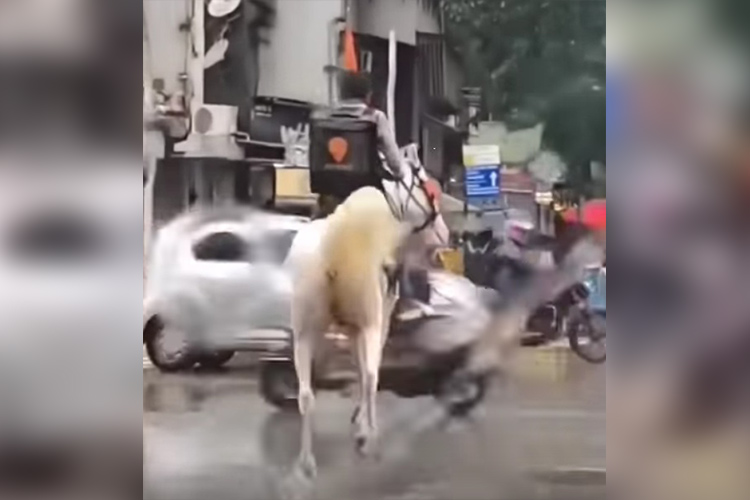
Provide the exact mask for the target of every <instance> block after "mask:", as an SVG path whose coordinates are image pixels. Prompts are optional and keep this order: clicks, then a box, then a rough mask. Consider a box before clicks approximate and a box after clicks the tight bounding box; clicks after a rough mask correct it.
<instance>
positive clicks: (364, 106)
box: [316, 71, 406, 218]
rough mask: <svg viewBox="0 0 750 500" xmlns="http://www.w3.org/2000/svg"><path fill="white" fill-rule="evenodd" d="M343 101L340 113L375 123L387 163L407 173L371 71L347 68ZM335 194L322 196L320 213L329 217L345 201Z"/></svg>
mask: <svg viewBox="0 0 750 500" xmlns="http://www.w3.org/2000/svg"><path fill="white" fill-rule="evenodd" d="M339 98H340V99H339V103H338V105H337V106H336V107H335V108H334V109H333V112H334V113H335V114H336V115H338V116H344V117H352V118H356V119H358V120H367V121H371V122H373V123H375V126H376V131H377V139H378V151H379V152H380V153H381V154H382V155H383V156H384V157H385V161H386V165H387V166H388V169H389V170H390V173H391V174H392V175H393V177H395V178H397V179H400V178H402V177H403V171H404V168H406V167H405V166H404V160H403V157H402V155H401V151H400V150H399V147H398V143H397V142H396V137H395V136H394V134H393V129H392V128H391V126H390V123H389V121H388V117H387V116H386V115H385V113H383V112H382V111H381V110H379V109H377V108H375V107H374V106H373V105H372V83H371V80H370V78H369V77H368V75H367V74H364V73H357V72H353V71H347V72H345V73H342V74H341V76H340V78H339ZM341 201H343V200H341V199H339V198H338V197H335V196H332V195H323V196H321V197H320V199H319V200H318V213H317V214H316V218H317V217H327V216H328V215H330V214H331V213H333V211H334V210H335V209H336V207H337V206H338V205H339V203H341Z"/></svg>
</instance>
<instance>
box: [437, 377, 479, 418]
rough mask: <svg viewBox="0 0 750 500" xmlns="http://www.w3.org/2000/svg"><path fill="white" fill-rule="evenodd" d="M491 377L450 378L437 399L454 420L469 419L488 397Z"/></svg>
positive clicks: (443, 385)
mask: <svg viewBox="0 0 750 500" xmlns="http://www.w3.org/2000/svg"><path fill="white" fill-rule="evenodd" d="M488 386H489V377H488V376H486V375H482V374H461V375H454V376H452V377H449V378H448V379H447V380H446V381H445V382H443V384H442V385H441V387H440V390H439V392H438V394H437V399H438V400H439V401H440V403H441V404H442V405H443V406H445V408H446V409H447V411H448V414H449V415H450V416H451V417H454V418H463V417H467V416H468V415H469V414H470V413H471V412H472V411H473V410H474V409H475V408H476V407H477V406H478V405H479V404H480V403H481V402H482V401H484V398H485V396H487V389H488Z"/></svg>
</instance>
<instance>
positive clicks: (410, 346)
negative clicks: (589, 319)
mask: <svg viewBox="0 0 750 500" xmlns="http://www.w3.org/2000/svg"><path fill="white" fill-rule="evenodd" d="M428 277H429V285H430V291H431V293H430V299H429V306H430V311H429V313H426V314H422V315H419V316H417V317H414V316H411V317H406V316H404V315H402V314H400V313H399V312H397V313H396V314H395V315H394V318H393V321H392V325H391V331H390V332H389V336H388V340H387V342H386V345H385V349H384V354H383V364H382V366H381V373H380V389H381V390H382V391H388V392H392V393H394V394H396V395H397V396H399V397H403V398H415V397H421V396H432V397H434V398H436V399H437V400H438V401H440V402H441V404H443V405H444V407H445V408H446V410H447V412H448V413H449V414H450V415H451V416H465V415H467V414H468V413H470V412H471V410H473V409H474V408H475V407H476V406H477V405H478V404H480V403H481V402H482V401H483V400H484V398H485V395H486V393H487V389H488V382H489V375H479V374H477V375H476V376H469V377H467V376H464V375H463V374H462V369H463V367H464V366H465V360H466V358H467V356H468V353H469V349H470V347H471V346H472V344H473V342H475V341H476V339H477V338H478V337H479V336H480V335H481V334H482V333H483V332H484V330H485V329H486V327H487V325H488V322H489V321H490V320H491V314H490V309H489V306H490V303H491V301H492V300H493V298H494V292H492V291H486V290H482V289H480V288H478V287H476V286H475V285H474V284H473V283H471V281H469V280H467V279H465V278H463V277H461V276H458V275H455V274H452V273H448V272H446V271H430V272H429V275H428ZM324 344H325V345H323V346H322V348H321V349H319V351H318V352H319V353H320V355H319V356H318V358H317V359H316V365H315V367H314V370H313V375H314V376H313V380H314V383H313V385H314V387H315V389H316V390H338V391H342V390H346V389H347V388H348V387H350V386H351V385H352V382H354V381H355V379H356V367H355V366H354V365H353V362H352V359H353V355H352V349H351V346H350V345H349V339H348V338H347V337H346V336H344V335H340V334H336V333H334V332H332V333H330V334H328V335H326V337H325V342H324ZM460 374H461V375H460ZM260 389H261V394H262V396H263V398H264V399H265V401H266V402H268V403H269V404H271V405H273V406H275V407H277V408H279V409H282V410H292V411H295V410H296V409H297V378H296V374H295V369H294V361H293V354H292V349H291V340H290V343H289V345H288V346H287V347H286V348H285V349H283V350H281V351H278V352H275V353H268V354H267V355H265V356H263V358H262V359H261V363H260Z"/></svg>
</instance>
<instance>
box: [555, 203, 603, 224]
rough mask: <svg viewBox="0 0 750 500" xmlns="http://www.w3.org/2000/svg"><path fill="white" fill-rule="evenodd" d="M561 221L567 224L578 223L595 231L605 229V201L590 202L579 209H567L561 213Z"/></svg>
mask: <svg viewBox="0 0 750 500" xmlns="http://www.w3.org/2000/svg"><path fill="white" fill-rule="evenodd" d="M563 219H564V220H565V222H569V223H579V224H583V225H584V226H587V227H589V228H590V229H593V230H595V231H606V229H607V200H592V201H589V202H587V203H585V204H584V205H583V207H581V209H580V212H579V210H578V209H577V208H569V209H568V210H566V211H565V212H563Z"/></svg>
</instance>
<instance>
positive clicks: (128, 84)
mask: <svg viewBox="0 0 750 500" xmlns="http://www.w3.org/2000/svg"><path fill="white" fill-rule="evenodd" d="M134 7H135V5H133V3H132V2H125V1H115V2H106V3H102V2H95V1H88V0H82V1H79V0H70V1H68V0H64V1H48V0H40V1H33V2H12V3H9V2H3V4H2V5H0V32H1V33H2V34H0V75H2V76H0V192H1V193H2V195H0V198H2V202H0V205H2V208H0V214H1V215H0V310H1V311H2V313H0V316H1V317H2V319H0V352H1V353H2V354H0V366H2V368H0V372H2V376H0V379H1V381H0V496H2V497H3V498H10V497H12V498H26V496H32V497H35V498H37V497H38V498H67V497H73V498H83V497H85V496H86V495H94V496H97V497H101V498H106V497H112V498H114V497H118V496H119V497H121V496H122V495H123V494H129V495H131V496H132V494H133V492H134V491H135V492H137V495H138V497H140V494H141V481H142V479H141V474H142V472H141V471H142V467H141V463H142V444H141V443H142V437H141V436H142V430H141V429H142V427H141V415H142V410H141V407H142V406H141V401H142V398H141V393H142V389H141V383H142V375H141V373H140V372H139V371H138V367H137V365H136V358H137V352H138V345H137V344H136V343H135V340H136V339H135V338H134V335H133V334H132V332H134V329H135V325H134V321H135V318H136V317H137V313H138V311H139V310H140V307H139V306H137V305H136V304H137V301H136V300H135V296H136V295H137V294H138V293H139V292H142V284H141V286H139V283H138V279H136V277H139V276H140V274H141V271H140V269H141V267H142V248H141V234H142V229H141V228H142V210H143V209H142V203H143V201H142V192H141V193H139V192H138V189H137V188H138V185H137V180H138V175H137V174H138V169H139V168H140V167H141V166H142V164H143V162H142V158H141V157H140V156H138V152H140V151H139V149H140V148H139V146H140V145H139V142H141V141H139V138H140V137H141V134H139V133H138V132H136V129H135V126H136V125H137V123H138V115H137V113H136V111H135V110H136V109H137V106H136V103H137V87H136V86H135V76H136V75H137V68H138V67H139V65H140V60H141V58H140V57H138V54H139V52H137V49H138V44H137V38H138V36H139V34H140V33H141V30H140V29H139V28H138V22H139V21H140V20H141V15H140V9H135V8H134Z"/></svg>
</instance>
